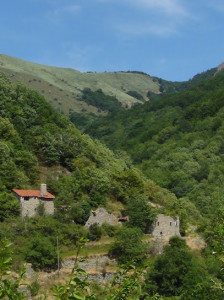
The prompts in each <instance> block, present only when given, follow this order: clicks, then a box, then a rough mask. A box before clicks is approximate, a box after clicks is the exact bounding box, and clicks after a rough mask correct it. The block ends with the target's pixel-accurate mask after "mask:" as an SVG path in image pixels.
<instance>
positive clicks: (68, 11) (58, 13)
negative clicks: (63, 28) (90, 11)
mask: <svg viewBox="0 0 224 300" xmlns="http://www.w3.org/2000/svg"><path fill="white" fill-rule="evenodd" d="M80 10H81V6H80V5H66V6H62V7H59V8H57V9H55V10H52V11H48V13H47V15H46V18H47V19H48V20H49V21H51V22H54V23H57V22H60V21H64V19H65V18H67V17H68V16H74V15H76V14H77V13H79V12H80Z"/></svg>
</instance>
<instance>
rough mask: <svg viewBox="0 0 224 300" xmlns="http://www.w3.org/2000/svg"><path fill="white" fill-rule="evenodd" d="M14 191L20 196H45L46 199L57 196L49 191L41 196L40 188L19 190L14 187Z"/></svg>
mask: <svg viewBox="0 0 224 300" xmlns="http://www.w3.org/2000/svg"><path fill="white" fill-rule="evenodd" d="M13 192H14V193H16V194H17V195H19V196H20V197H38V198H44V199H54V198H55V197H54V196H53V195H52V194H51V193H49V192H47V195H45V196H41V195H40V190H17V189H13Z"/></svg>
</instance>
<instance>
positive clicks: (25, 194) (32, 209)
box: [13, 184, 55, 217]
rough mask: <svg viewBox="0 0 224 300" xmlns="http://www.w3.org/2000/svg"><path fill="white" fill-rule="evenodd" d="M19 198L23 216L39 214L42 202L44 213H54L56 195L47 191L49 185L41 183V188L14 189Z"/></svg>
mask: <svg viewBox="0 0 224 300" xmlns="http://www.w3.org/2000/svg"><path fill="white" fill-rule="evenodd" d="M13 192H14V194H15V195H16V197H17V198H18V199H19V203H20V208H21V216H22V217H25V216H28V217H34V216H36V215H37V212H38V207H39V206H40V205H41V204H42V205H43V208H44V213H45V214H48V215H53V214H54V198H55V197H54V196H53V195H52V194H50V193H49V192H48V191H47V185H46V184H41V186H40V190H18V189H13Z"/></svg>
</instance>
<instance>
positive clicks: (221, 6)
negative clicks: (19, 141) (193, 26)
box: [208, 0, 224, 13]
mask: <svg viewBox="0 0 224 300" xmlns="http://www.w3.org/2000/svg"><path fill="white" fill-rule="evenodd" d="M208 6H209V7H211V8H213V9H215V10H216V11H218V12H221V13H223V12H224V3H223V0H221V1H220V0H213V1H211V2H210V3H209V4H208Z"/></svg>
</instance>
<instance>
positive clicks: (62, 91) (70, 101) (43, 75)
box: [0, 54, 159, 115]
mask: <svg viewBox="0 0 224 300" xmlns="http://www.w3.org/2000/svg"><path fill="white" fill-rule="evenodd" d="M0 69H2V70H3V71H5V72H6V73H7V74H8V75H9V77H10V79H11V80H12V81H21V82H22V83H24V84H25V85H27V86H28V87H29V88H31V89H34V90H37V91H38V92H40V93H42V94H43V95H44V96H45V97H46V99H47V100H48V101H49V102H50V103H51V104H52V106H54V107H55V108H56V109H58V110H60V111H62V112H64V113H66V114H68V112H69V110H70V109H72V110H74V111H75V112H79V113H80V112H82V113H83V112H85V113H94V114H97V115H99V114H102V113H100V112H99V111H98V109H97V108H96V107H94V106H89V105H87V104H86V103H83V102H81V101H78V99H79V97H80V95H81V92H82V90H83V89H84V88H90V89H91V90H93V91H95V90H97V89H102V91H103V92H104V94H106V95H110V96H115V97H116V98H117V99H118V100H119V101H120V102H122V104H123V105H124V106H125V107H130V106H132V105H133V104H134V103H142V102H141V101H139V100H137V99H135V98H133V97H131V96H130V95H128V94H127V92H128V91H136V92H138V93H139V94H141V95H142V96H143V98H144V99H145V100H147V96H146V95H147V92H148V91H152V92H155V93H157V92H158V91H159V84H158V82H154V81H153V80H152V78H151V77H150V76H147V75H144V74H138V73H125V72H108V73H107V72H105V73H81V72H79V71H77V70H74V69H66V68H56V67H50V66H44V65H39V64H35V63H31V62H27V61H23V60H21V59H18V58H14V57H10V56H6V55H3V54H0Z"/></svg>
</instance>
